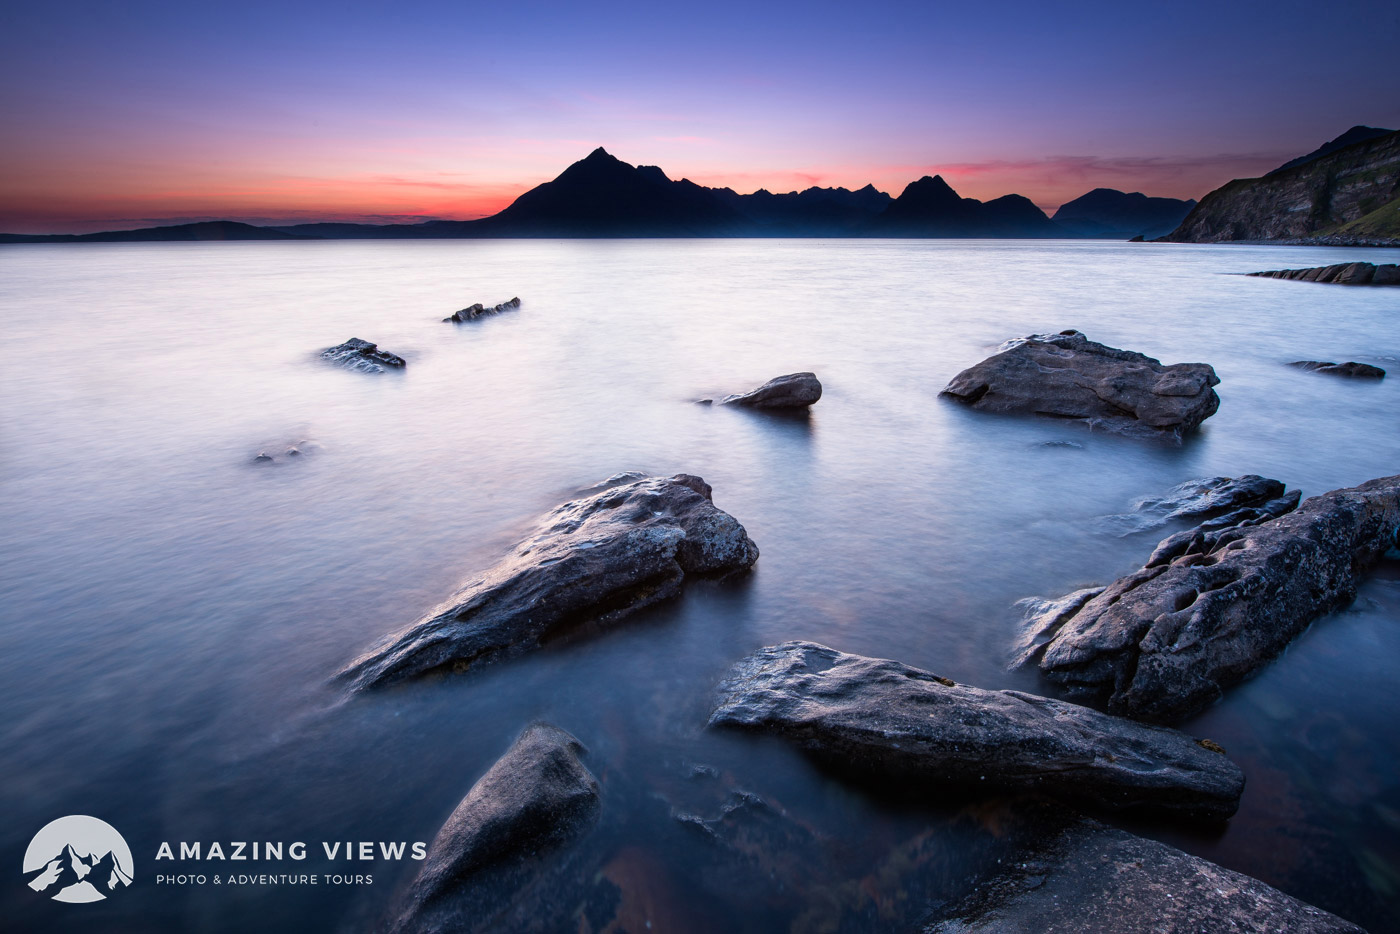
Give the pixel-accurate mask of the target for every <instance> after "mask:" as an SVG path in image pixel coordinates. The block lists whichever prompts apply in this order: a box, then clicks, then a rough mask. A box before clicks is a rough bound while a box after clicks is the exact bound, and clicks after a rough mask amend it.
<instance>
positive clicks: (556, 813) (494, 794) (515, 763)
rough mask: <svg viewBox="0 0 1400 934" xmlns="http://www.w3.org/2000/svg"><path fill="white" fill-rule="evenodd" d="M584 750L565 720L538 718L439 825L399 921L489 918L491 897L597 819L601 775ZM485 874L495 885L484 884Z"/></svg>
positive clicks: (456, 922)
mask: <svg viewBox="0 0 1400 934" xmlns="http://www.w3.org/2000/svg"><path fill="white" fill-rule="evenodd" d="M584 752H586V750H585V749H584V748H583V744H581V743H580V742H579V741H578V740H577V739H575V738H574V737H573V736H571V735H570V734H568V733H566V732H564V731H563V730H561V729H559V728H558V727H554V726H550V725H548V724H535V725H534V726H531V727H530V728H528V729H527V730H526V731H525V732H524V733H522V734H521V735H520V738H519V739H517V740H516V741H515V744H514V745H513V746H511V748H510V750H509V751H508V752H507V753H506V754H505V755H504V756H502V757H501V758H500V759H498V760H497V761H496V763H495V764H494V765H492V766H491V768H490V769H489V770H487V772H486V774H485V775H483V776H482V777H481V778H480V779H479V780H478V781H477V783H476V784H475V785H473V786H472V788H471V790H470V791H469V792H467V796H466V797H465V798H463V799H462V801H461V803H460V804H458V805H457V808H456V810H454V811H453V812H452V816H451V817H449V818H448V819H447V823H445V824H443V826H442V829H441V830H439V831H438V834H437V836H436V837H435V838H434V839H433V842H432V845H431V846H429V847H428V858H427V860H426V861H425V862H424V863H423V868H422V869H421V870H420V871H419V873H418V877H417V878H416V879H414V880H413V883H412V885H411V886H410V887H409V890H408V895H407V898H406V904H405V906H404V907H403V908H402V910H401V911H400V913H399V915H398V918H397V921H396V923H395V926H394V929H395V930H397V931H438V930H444V929H452V930H458V929H474V928H477V927H481V926H483V922H487V921H489V917H482V914H483V912H482V911H481V909H482V907H483V905H482V902H483V900H485V899H487V898H489V897H497V898H499V897H501V896H503V895H505V896H508V895H509V890H511V889H518V888H519V887H520V886H521V885H522V884H523V883H524V882H526V881H527V880H528V877H529V876H530V875H531V874H532V871H533V870H535V869H536V868H537V867H538V864H540V863H541V862H543V861H545V860H547V859H548V858H549V856H550V854H551V853H552V851H555V850H557V849H559V848H560V847H562V846H563V845H564V844H566V843H568V842H570V841H571V840H573V839H575V838H577V837H578V836H579V835H580V834H582V833H583V832H585V831H586V830H587V829H588V828H589V827H591V826H592V825H593V824H594V822H595V821H596V820H597V817H598V813H599V809H600V806H601V805H600V800H599V794H598V781H597V779H595V778H594V777H593V774H592V773H591V772H589V771H588V769H587V767H585V766H584V764H583V762H582V761H581V760H580V758H579V756H580V754H582V753H584ZM484 876H489V878H490V882H491V884H490V885H483V884H479V883H481V882H482V880H483V877H484ZM488 890H489V891H488ZM502 890H506V891H502Z"/></svg>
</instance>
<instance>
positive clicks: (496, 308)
mask: <svg viewBox="0 0 1400 934" xmlns="http://www.w3.org/2000/svg"><path fill="white" fill-rule="evenodd" d="M519 307H520V299H519V298H518V297H517V298H512V299H511V300H510V301H508V302H501V303H500V304H499V305H491V306H490V307H487V306H485V305H482V304H481V303H480V302H477V303H476V304H475V305H468V306H467V307H466V308H463V309H461V310H459V311H454V312H452V314H451V315H449V316H447V317H446V318H443V319H442V320H443V321H453V322H457V323H460V322H462V321H475V320H476V319H477V318H484V317H486V316H487V315H498V314H500V313H501V312H503V311H515V310H516V309H517V308H519Z"/></svg>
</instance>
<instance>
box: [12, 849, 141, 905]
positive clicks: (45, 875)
mask: <svg viewBox="0 0 1400 934" xmlns="http://www.w3.org/2000/svg"><path fill="white" fill-rule="evenodd" d="M27 884H28V885H29V887H30V888H31V889H33V890H34V891H36V892H45V893H48V894H49V895H51V896H52V895H56V894H58V893H59V892H62V891H63V890H64V889H66V888H69V887H70V886H75V885H91V886H92V887H93V888H94V889H96V890H97V892H98V893H99V894H101V895H104V896H105V895H106V893H108V892H111V891H113V890H115V889H116V888H117V887H118V886H122V885H130V884H131V877H130V876H128V875H127V874H126V873H125V872H124V871H122V868H121V867H120V866H119V865H117V859H116V857H115V856H114V855H113V854H112V853H110V852H109V853H107V854H105V855H104V856H101V857H97V856H93V855H91V854H89V855H87V856H82V855H80V854H79V853H78V852H77V851H76V850H74V849H73V845H72V844H65V845H64V847H63V849H62V851H60V852H59V854H58V855H57V856H55V857H53V858H52V859H49V860H46V861H45V862H44V868H42V869H39V870H36V871H35V872H33V873H31V874H30V877H29V879H28V883H27Z"/></svg>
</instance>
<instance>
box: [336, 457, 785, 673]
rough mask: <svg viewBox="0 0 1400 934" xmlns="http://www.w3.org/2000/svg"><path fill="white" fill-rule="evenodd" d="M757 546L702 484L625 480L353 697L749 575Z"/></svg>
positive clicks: (490, 579)
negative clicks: (745, 571) (734, 574)
mask: <svg viewBox="0 0 1400 934" xmlns="http://www.w3.org/2000/svg"><path fill="white" fill-rule="evenodd" d="M756 560H758V547H757V546H756V545H754V543H753V541H752V540H750V539H749V536H748V534H747V533H745V531H744V527H743V526H742V525H740V524H739V523H738V522H737V521H736V520H735V519H734V517H733V516H731V515H729V514H728V513H726V512H724V511H722V510H720V509H717V508H716V507H715V505H714V503H713V502H712V501H711V497H710V486H709V484H707V483H706V482H705V481H704V480H701V479H700V478H699V477H694V476H690V475H688V474H679V475H677V476H674V477H669V478H661V477H641V475H639V474H622V475H619V476H617V477H614V478H612V479H611V480H610V481H608V482H607V483H606V484H604V485H602V488H601V490H600V491H599V492H596V493H593V494H592V495H590V496H586V497H584V498H582V499H578V500H574V501H573V502H570V503H565V504H564V505H563V506H560V507H559V508H558V509H555V510H554V511H553V512H551V513H550V514H549V515H548V516H546V517H545V518H544V520H543V521H542V522H541V523H540V525H539V527H538V529H537V531H536V532H535V533H534V534H533V535H532V536H531V537H530V538H528V539H526V540H525V541H524V542H522V543H521V544H520V545H518V546H517V547H516V548H515V550H514V551H513V552H511V553H510V554H509V555H508V556H506V558H504V559H503V560H502V561H500V562H499V563H498V564H497V565H496V566H495V567H493V568H491V569H490V570H489V571H487V572H486V573H485V574H484V575H482V576H481V577H479V578H477V579H475V580H473V581H471V582H469V583H468V584H467V585H466V586H465V587H464V588H463V589H462V590H461V591H459V592H458V593H457V594H456V595H454V596H453V597H452V598H451V600H450V601H449V605H448V606H447V607H446V608H445V609H439V610H437V611H435V612H434V613H433V614H432V615H431V616H429V617H427V618H425V619H423V620H421V621H420V622H418V623H416V624H414V625H413V626H411V627H409V628H408V629H406V630H404V631H403V632H401V633H399V634H397V635H395V636H392V637H390V638H389V639H388V640H386V641H385V642H384V643H382V644H381V645H380V646H379V647H377V648H375V649H374V650H372V651H371V652H369V653H368V654H366V655H364V656H362V657H361V658H359V659H358V660H356V661H355V662H354V663H353V664H351V665H350V666H349V667H348V668H346V669H345V670H344V671H342V672H341V675H340V677H341V678H342V679H344V680H346V681H348V682H349V683H350V684H351V686H352V688H353V689H354V690H362V689H364V688H369V687H377V686H382V685H387V684H391V683H393V682H396V681H402V680H404V679H407V678H412V677H416V676H419V675H423V674H427V673H428V672H433V671H465V670H467V669H468V668H473V667H475V666H478V665H481V664H486V663H489V662H491V661H495V660H499V659H503V658H508V657H511V656H515V655H519V654H523V653H525V652H528V651H531V650H533V649H536V648H538V647H539V645H540V643H541V642H542V641H544V640H545V639H546V638H547V637H554V636H557V635H561V634H563V633H564V632H566V631H567V630H570V629H574V628H577V627H582V626H584V625H588V624H594V625H606V624H608V623H611V622H614V621H616V620H618V619H621V618H622V617H624V616H626V615H628V614H629V613H632V612H634V611H636V610H639V609H641V608H643V607H646V606H650V605H651V604H653V603H657V602H659V601H661V600H664V599H667V598H669V597H672V596H674V595H676V594H677V593H679V592H680V589H681V585H682V583H683V582H684V581H685V579H686V578H687V577H692V576H704V575H717V574H723V573H727V572H730V571H735V570H739V569H742V568H747V567H749V566H750V565H752V564H753V563H754V562H755V561H756Z"/></svg>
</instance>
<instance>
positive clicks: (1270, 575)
mask: <svg viewBox="0 0 1400 934" xmlns="http://www.w3.org/2000/svg"><path fill="white" fill-rule="evenodd" d="M1397 530H1400V476H1393V477H1382V478H1380V479H1377V480H1372V481H1370V482H1369V483H1364V484H1362V485H1361V486H1358V487H1352V488H1350V489H1344V490H1334V491H1332V492H1331V493H1326V494H1324V495H1322V496H1315V497H1313V498H1311V499H1309V500H1307V501H1305V502H1304V503H1303V504H1302V505H1301V506H1299V507H1298V508H1297V509H1296V510H1293V511H1292V512H1286V513H1284V514H1283V515H1280V516H1278V517H1272V516H1270V515H1268V513H1267V511H1266V512H1265V513H1263V514H1259V515H1253V516H1252V517H1251V518H1246V519H1244V520H1243V521H1241V522H1240V523H1239V524H1235V525H1222V524H1220V523H1219V521H1218V520H1217V521H1216V522H1210V523H1206V524H1205V525H1204V526H1201V527H1198V528H1196V529H1191V530H1187V531H1185V532H1179V533H1177V534H1176V535H1173V536H1171V537H1170V538H1167V539H1166V540H1164V541H1163V542H1162V543H1161V544H1159V545H1158V546H1157V549H1156V551H1154V552H1153V554H1152V556H1151V557H1150V558H1149V559H1148V561H1147V564H1146V565H1145V566H1144V567H1143V568H1141V569H1140V570H1138V571H1135V572H1133V573H1132V574H1129V575H1128V576H1126V577H1122V578H1119V579H1118V580H1117V581H1114V582H1113V583H1112V584H1110V585H1109V586H1108V587H1105V588H1103V589H1102V590H1090V591H1079V592H1077V593H1076V594H1073V595H1071V597H1070V598H1065V599H1064V600H1061V601H1056V602H1054V603H1052V604H1046V605H1045V606H1044V607H1043V610H1042V612H1041V613H1039V614H1038V615H1036V616H1035V617H1034V618H1033V619H1032V621H1031V628H1032V629H1033V630H1034V631H1035V635H1034V637H1033V638H1032V640H1031V642H1032V643H1033V644H1032V645H1031V646H1030V648H1029V649H1028V651H1027V652H1026V653H1025V655H1024V661H1027V662H1029V661H1035V662H1038V663H1039V665H1040V668H1041V670H1042V671H1043V672H1044V673H1045V674H1046V676H1047V677H1049V678H1050V679H1051V680H1052V681H1055V682H1057V683H1058V684H1060V685H1061V686H1063V687H1064V688H1065V689H1066V690H1068V691H1069V692H1070V693H1071V696H1073V697H1076V698H1079V699H1085V700H1089V701H1092V702H1096V703H1103V704H1106V705H1107V708H1108V710H1109V711H1111V712H1113V713H1118V714H1123V715H1126V716H1130V717H1135V718H1138V719H1143V720H1153V721H1158V722H1171V721H1175V720H1179V719H1181V718H1183V717H1187V716H1189V715H1191V714H1193V713H1195V712H1197V711H1199V710H1201V709H1202V708H1204V707H1205V706H1207V705H1208V704H1210V703H1212V702H1214V701H1215V700H1216V699H1217V698H1219V697H1220V696H1221V693H1222V692H1223V691H1224V689H1225V688H1227V687H1229V686H1231V685H1233V684H1235V683H1237V682H1239V681H1240V680H1242V679H1244V678H1245V677H1247V676H1248V675H1249V674H1250V673H1251V672H1253V671H1255V670H1256V669H1258V668H1259V667H1261V666H1262V665H1264V664H1265V663H1267V662H1268V661H1269V660H1271V659H1272V658H1274V657H1275V656H1276V655H1278V653H1279V652H1281V651H1282V650H1283V648H1284V647H1285V646H1286V645H1288V643H1289V642H1291V641H1292V640H1293V639H1294V638H1295V637H1296V636H1298V634H1299V633H1301V632H1302V631H1303V630H1304V629H1305V628H1307V626H1308V624H1309V623H1311V622H1312V621H1313V620H1315V619H1317V618H1318V617H1320V616H1322V615H1324V614H1326V613H1330V612H1332V611H1334V610H1337V609H1340V608H1342V607H1344V606H1346V605H1347V604H1349V603H1350V602H1351V601H1352V600H1353V599H1355V597H1356V588H1357V586H1358V584H1359V582H1360V580H1361V579H1362V577H1363V576H1364V575H1365V573H1366V571H1367V570H1368V569H1369V568H1370V567H1371V566H1373V565H1374V564H1375V563H1376V562H1377V561H1378V560H1379V559H1380V557H1381V556H1382V555H1383V554H1385V552H1386V551H1387V549H1389V548H1392V547H1394V546H1395V544H1396V533H1397Z"/></svg>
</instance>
